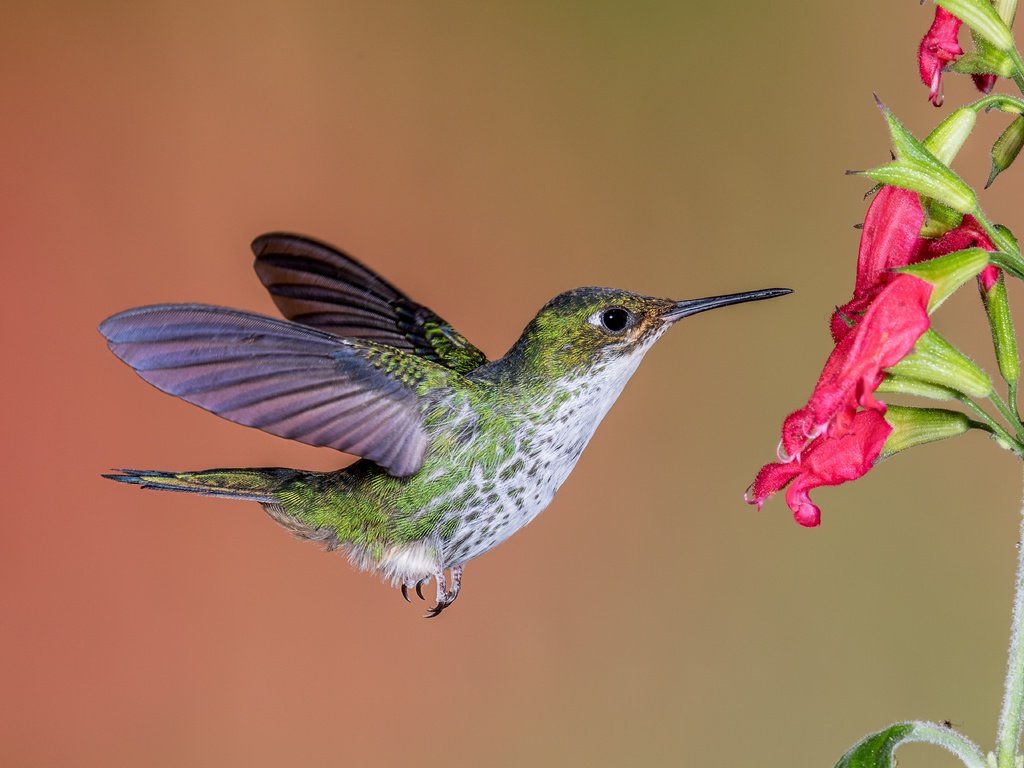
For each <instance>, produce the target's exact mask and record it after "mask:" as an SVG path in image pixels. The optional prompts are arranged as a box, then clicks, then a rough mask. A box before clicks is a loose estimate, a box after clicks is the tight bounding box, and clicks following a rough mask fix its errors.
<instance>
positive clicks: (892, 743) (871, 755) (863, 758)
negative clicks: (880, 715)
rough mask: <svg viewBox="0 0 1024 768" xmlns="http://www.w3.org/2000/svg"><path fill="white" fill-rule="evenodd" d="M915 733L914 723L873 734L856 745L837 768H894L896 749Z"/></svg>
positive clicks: (895, 726) (893, 726) (890, 727)
mask: <svg viewBox="0 0 1024 768" xmlns="http://www.w3.org/2000/svg"><path fill="white" fill-rule="evenodd" d="M913 731H914V724H913V723H898V724H896V725H892V726H889V727H888V728H886V729H885V730H884V731H879V732H878V733H873V734H871V735H870V736H867V737H865V738H863V739H861V740H860V741H858V742H857V743H856V744H854V745H853V748H852V749H851V750H850V751H849V752H847V753H846V754H845V755H843V756H842V758H841V759H840V760H839V762H838V763H836V768H893V766H895V765H896V758H895V756H894V753H895V752H896V749H897V748H898V747H899V746H900V745H901V744H902V743H903V742H905V741H907V740H908V737H909V736H910V734H911V733H913Z"/></svg>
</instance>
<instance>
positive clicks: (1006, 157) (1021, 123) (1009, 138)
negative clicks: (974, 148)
mask: <svg viewBox="0 0 1024 768" xmlns="http://www.w3.org/2000/svg"><path fill="white" fill-rule="evenodd" d="M1021 147H1024V115H1020V116H1018V117H1016V118H1014V120H1013V121H1012V122H1011V123H1010V124H1009V125H1008V126H1006V130H1005V131H1003V132H1002V133H1001V134H1000V135H999V138H998V139H996V142H995V144H993V145H992V170H991V172H990V173H989V175H988V181H986V182H985V189H988V188H989V187H990V186H992V182H993V181H995V180H996V176H998V175H999V174H1000V173H1002V172H1003V171H1005V170H1006V169H1007V168H1009V167H1010V166H1011V165H1013V161H1014V160H1016V159H1017V155H1019V154H1020V150H1021Z"/></svg>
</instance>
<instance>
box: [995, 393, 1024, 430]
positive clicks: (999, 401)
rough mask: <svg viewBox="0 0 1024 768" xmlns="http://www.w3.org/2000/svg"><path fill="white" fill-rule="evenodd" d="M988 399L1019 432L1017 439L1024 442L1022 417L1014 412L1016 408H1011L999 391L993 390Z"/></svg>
mask: <svg viewBox="0 0 1024 768" xmlns="http://www.w3.org/2000/svg"><path fill="white" fill-rule="evenodd" d="M988 399H989V400H990V401H991V402H992V405H994V406H995V407H996V410H997V411H999V413H1000V414H1001V415H1002V417H1003V418H1004V419H1006V420H1007V421H1008V422H1010V426H1011V427H1012V428H1013V431H1014V432H1016V433H1017V440H1019V441H1021V442H1024V427H1022V426H1021V423H1020V419H1019V418H1018V417H1017V414H1016V413H1014V409H1011V408H1010V406H1009V405H1007V404H1006V401H1005V400H1003V398H1002V397H1001V396H1000V395H999V393H998V392H996V391H995V390H992V394H991V395H989V396H988Z"/></svg>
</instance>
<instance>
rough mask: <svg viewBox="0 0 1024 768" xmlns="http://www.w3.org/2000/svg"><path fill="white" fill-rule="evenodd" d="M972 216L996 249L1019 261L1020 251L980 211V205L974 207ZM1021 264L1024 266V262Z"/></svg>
mask: <svg viewBox="0 0 1024 768" xmlns="http://www.w3.org/2000/svg"><path fill="white" fill-rule="evenodd" d="M972 215H973V216H974V218H975V219H977V220H978V223H979V224H981V228H982V229H984V230H985V234H986V235H988V236H989V239H990V240H991V241H992V242H993V244H994V245H995V246H996V248H998V249H999V250H1000V251H1002V252H1003V253H1005V254H1007V255H1008V256H1016V257H1017V259H1018V261H1020V250H1019V249H1018V248H1017V245H1016V243H1014V242H1013V240H1012V239H1011V238H1009V237H1008V236H1007V235H1006V233H1005V232H1003V231H1002V230H1001V229H999V228H998V227H997V226H996V225H995V224H993V223H992V222H991V221H990V220H989V218H988V216H986V215H985V212H984V211H983V210H981V206H980V205H978V206H977V207H975V209H974V211H973V212H972ZM1021 263H1022V264H1024V261H1021Z"/></svg>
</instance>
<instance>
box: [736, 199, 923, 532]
mask: <svg viewBox="0 0 1024 768" xmlns="http://www.w3.org/2000/svg"><path fill="white" fill-rule="evenodd" d="M923 224H924V211H923V210H922V208H921V203H920V200H919V198H918V196H917V194H916V193H914V192H907V191H906V190H902V189H897V188H895V187H882V189H881V190H880V191H879V192H878V194H877V195H876V196H875V199H874V200H873V201H872V202H871V206H870V207H869V208H868V212H867V215H866V216H865V219H864V228H863V231H862V233H861V241H860V249H859V252H858V260H857V280H856V283H855V286H854V294H853V298H852V299H851V300H850V301H849V302H847V303H846V304H845V305H843V306H842V307H841V308H839V309H837V310H836V312H835V314H834V315H833V317H832V335H833V338H834V339H835V340H836V346H835V349H833V350H832V354H831V355H829V358H828V360H827V361H826V363H825V367H824V369H823V370H822V373H821V376H820V377H819V378H818V383H817V385H816V386H815V388H814V392H813V393H812V394H811V398H810V400H809V401H808V402H807V405H805V406H804V407H803V408H800V409H799V410H797V411H794V412H793V413H791V414H790V415H789V416H788V417H787V418H786V420H785V422H784V423H783V425H782V439H781V441H780V443H779V457H780V461H778V462H772V463H770V464H766V465H765V466H764V467H762V468H761V471H760V472H759V473H758V475H757V479H756V480H755V481H754V484H753V486H752V488H751V491H750V493H749V494H748V497H747V501H748V502H749V503H751V504H756V505H757V506H758V507H760V506H761V505H762V504H763V503H764V501H765V499H767V497H768V496H770V495H771V494H772V493H775V492H776V491H779V490H781V489H782V488H784V487H785V486H786V485H787V484H789V483H790V482H792V485H791V486H790V488H789V491H788V492H787V493H786V501H787V503H788V504H789V507H790V509H792V510H793V514H794V516H795V518H796V520H797V522H798V523H800V524H801V525H807V526H814V525H818V524H819V523H820V519H821V515H820V511H819V509H818V507H816V506H815V505H814V504H812V503H811V501H810V498H809V496H808V494H809V492H810V491H811V490H812V489H813V488H817V487H819V486H822V485H838V484H840V483H844V482H847V481H849V480H854V479H856V478H858V477H861V476H862V475H864V474H865V473H866V472H867V471H868V470H869V469H871V467H872V465H873V464H874V462H875V461H876V460H877V459H878V456H879V455H880V454H881V451H882V446H883V445H884V444H885V439H886V438H887V437H888V435H889V433H890V432H891V428H890V427H889V425H888V424H887V423H886V422H885V419H884V418H883V415H884V413H885V404H884V403H882V402H880V401H878V400H876V399H875V397H874V392H875V389H877V388H878V385H879V383H881V381H882V377H883V376H884V370H885V369H886V368H889V367H891V366H893V365H895V364H896V363H898V362H899V361H900V360H902V359H903V358H904V357H906V356H907V354H909V353H910V351H911V350H912V349H913V348H914V344H915V343H916V342H917V340H918V338H920V336H921V334H923V333H924V332H925V331H926V330H928V327H929V324H930V323H929V318H928V300H929V298H930V297H931V293H932V286H931V284H929V283H927V282H925V281H924V280H920V279H919V278H917V277H914V276H912V275H906V274H900V273H898V272H894V271H892V270H893V269H894V268H897V267H902V266H906V265H907V264H911V263H913V262H915V261H917V260H919V259H920V258H921V255H922V252H923V248H924V247H925V244H926V243H927V242H929V241H926V240H924V239H922V238H921V236H920V232H921V226H922V225H923ZM929 255H931V254H929ZM936 255H937V254H936Z"/></svg>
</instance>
